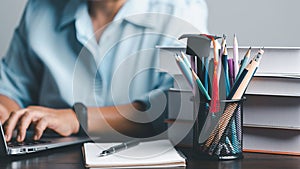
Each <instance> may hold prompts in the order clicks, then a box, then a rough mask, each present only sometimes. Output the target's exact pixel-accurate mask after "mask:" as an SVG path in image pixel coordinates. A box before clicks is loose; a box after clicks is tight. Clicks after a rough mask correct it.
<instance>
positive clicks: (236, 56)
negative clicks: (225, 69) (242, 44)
mask: <svg viewBox="0 0 300 169" xmlns="http://www.w3.org/2000/svg"><path fill="white" fill-rule="evenodd" d="M233 64H234V78H235V80H236V76H237V74H238V72H239V46H238V41H237V37H236V34H234V37H233Z"/></svg>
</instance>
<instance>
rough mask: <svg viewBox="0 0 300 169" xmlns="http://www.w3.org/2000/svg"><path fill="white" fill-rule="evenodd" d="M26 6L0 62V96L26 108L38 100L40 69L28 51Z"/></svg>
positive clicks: (37, 62) (39, 65) (33, 56)
mask: <svg viewBox="0 0 300 169" xmlns="http://www.w3.org/2000/svg"><path fill="white" fill-rule="evenodd" d="M27 10H28V5H27V6H26V9H25V12H24V14H23V17H22V18H21V21H20V24H19V26H18V27H17V29H16V30H15V32H14V34H13V38H12V40H11V43H10V46H9V49H8V51H7V53H6V55H5V56H4V57H3V58H2V59H1V62H0V84H1V85H0V94H2V95H5V96H7V97H9V98H10V99H12V100H14V101H15V102H17V103H18V104H19V106H21V107H26V106H28V105H30V104H35V103H36V100H37V99H38V95H39V94H38V91H39V83H40V81H41V79H39V77H41V76H40V75H41V74H42V72H43V71H42V67H41V63H40V61H39V60H38V59H37V57H36V55H35V54H34V53H33V52H32V51H30V48H29V45H28V42H27V40H28V39H27V36H28V33H27V31H26V20H28V18H27V15H26V14H27Z"/></svg>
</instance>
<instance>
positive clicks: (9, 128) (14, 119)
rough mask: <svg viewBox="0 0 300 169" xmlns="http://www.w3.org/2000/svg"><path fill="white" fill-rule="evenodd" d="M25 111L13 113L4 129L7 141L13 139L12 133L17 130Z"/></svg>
mask: <svg viewBox="0 0 300 169" xmlns="http://www.w3.org/2000/svg"><path fill="white" fill-rule="evenodd" d="M24 112H25V111H24V110H20V111H13V112H12V113H11V114H10V116H9V118H8V120H7V121H6V123H5V127H4V133H5V138H6V141H10V139H11V137H12V133H13V131H14V129H15V128H16V125H17V123H18V121H19V118H20V117H21V116H22V115H23V114H24Z"/></svg>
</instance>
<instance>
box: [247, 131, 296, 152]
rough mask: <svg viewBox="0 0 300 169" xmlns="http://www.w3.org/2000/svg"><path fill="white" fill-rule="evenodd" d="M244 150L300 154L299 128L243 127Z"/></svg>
mask: <svg viewBox="0 0 300 169" xmlns="http://www.w3.org/2000/svg"><path fill="white" fill-rule="evenodd" d="M243 137H244V138H243V147H244V151H245V152H258V153H271V154H286V155H300V132H299V130H289V129H278V128H268V127H267V128H263V127H259V128H257V127H244V129H243Z"/></svg>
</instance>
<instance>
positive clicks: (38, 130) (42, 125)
mask: <svg viewBox="0 0 300 169" xmlns="http://www.w3.org/2000/svg"><path fill="white" fill-rule="evenodd" d="M47 126H48V121H47V119H46V118H41V119H40V120H39V121H38V122H37V124H36V126H35V135H34V137H33V139H34V140H39V139H40V138H41V137H42V135H43V133H44V131H45V130H46V128H47Z"/></svg>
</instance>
